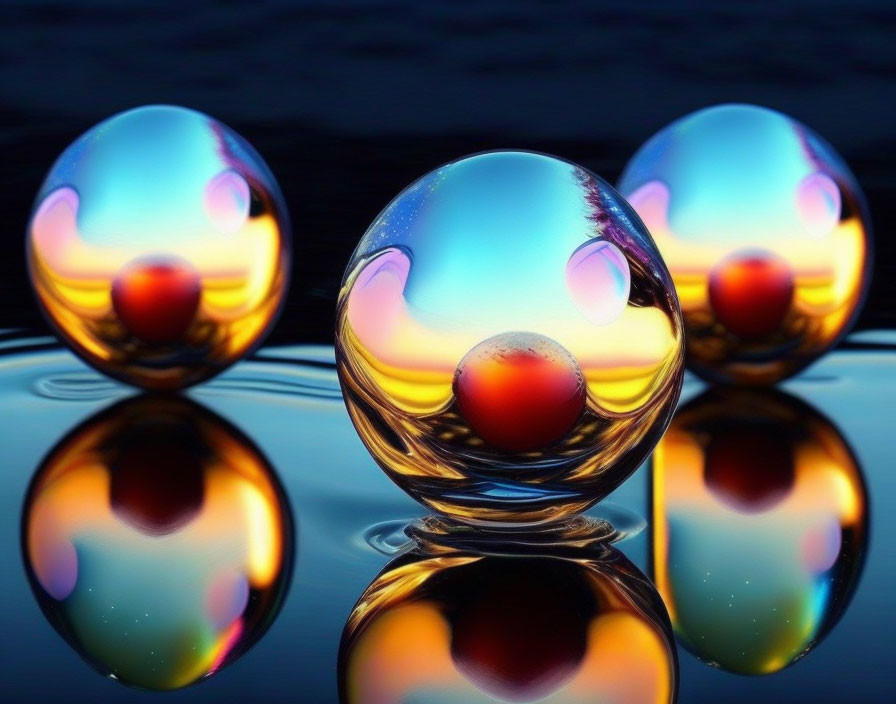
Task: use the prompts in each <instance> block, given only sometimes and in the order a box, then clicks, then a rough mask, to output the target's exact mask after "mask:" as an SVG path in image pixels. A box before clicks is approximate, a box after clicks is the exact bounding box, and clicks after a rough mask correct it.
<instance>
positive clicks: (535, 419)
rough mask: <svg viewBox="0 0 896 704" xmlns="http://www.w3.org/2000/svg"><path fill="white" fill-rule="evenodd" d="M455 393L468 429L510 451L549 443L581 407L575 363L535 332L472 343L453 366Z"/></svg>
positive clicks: (580, 380) (580, 381) (561, 433)
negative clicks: (470, 347)
mask: <svg viewBox="0 0 896 704" xmlns="http://www.w3.org/2000/svg"><path fill="white" fill-rule="evenodd" d="M454 394H455V396H456V398H457V404H458V407H459V408H460V412H461V414H462V415H463V417H464V418H465V419H466V420H467V421H468V422H469V424H470V426H471V427H472V428H473V430H474V431H475V432H476V433H477V434H478V435H479V436H480V437H481V438H482V439H483V440H485V441H486V442H487V443H489V444H491V445H494V446H495V447H498V448H501V449H503V450H509V451H511V452H525V451H528V450H535V449H538V448H542V447H546V446H548V445H551V444H552V443H554V442H556V441H557V440H559V439H560V438H562V437H563V436H564V435H566V433H568V432H569V431H570V430H571V429H572V427H573V425H575V423H576V421H577V420H578V419H579V417H580V416H581V414H582V411H583V410H584V408H585V384H584V381H583V378H582V371H581V369H579V365H578V364H577V363H576V361H575V360H574V359H573V358H572V356H571V355H570V354H569V352H567V351H566V350H565V349H564V348H563V347H561V346H560V345H559V344H557V343H556V342H554V341H553V340H551V339H549V338H547V337H543V336H542V335H536V334H534V333H505V334H502V335H497V336H495V337H492V338H489V339H488V340H485V341H484V342H480V343H479V344H478V345H476V346H475V347H474V348H473V349H472V350H470V351H469V352H468V353H467V355H466V356H465V357H464V358H463V359H462V360H461V362H460V364H459V365H458V367H457V372H456V374H455V377H454Z"/></svg>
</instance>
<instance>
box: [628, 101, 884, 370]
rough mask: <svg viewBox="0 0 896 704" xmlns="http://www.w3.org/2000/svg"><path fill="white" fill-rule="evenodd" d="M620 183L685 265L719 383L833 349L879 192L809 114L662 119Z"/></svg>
mask: <svg viewBox="0 0 896 704" xmlns="http://www.w3.org/2000/svg"><path fill="white" fill-rule="evenodd" d="M619 191H620V193H622V195H623V196H625V197H626V198H627V199H628V201H629V203H630V204H631V205H632V207H633V208H634V209H635V210H636V211H637V212H638V214H639V215H640V216H641V219H642V220H643V221H644V224H645V225H647V228H648V229H649V230H650V233H651V235H653V238H654V240H655V241H656V244H657V246H658V247H659V249H660V252H661V253H662V255H663V259H664V260H665V262H666V265H667V266H668V267H669V271H670V272H671V274H672V279H673V280H674V282H675V287H676V289H677V290H678V298H679V300H680V302H681V310H682V314H683V316H684V321H685V330H686V342H687V353H688V365H689V367H691V368H692V369H693V370H694V371H695V372H696V373H697V374H700V375H701V376H703V377H705V378H706V379H709V380H710V381H713V382H723V383H738V384H772V383H775V382H777V381H780V380H781V379H783V378H785V377H787V376H790V375H791V374H794V373H796V372H797V371H799V370H800V369H802V368H803V367H805V366H806V365H808V364H810V363H811V362H812V361H813V360H815V359H816V358H817V357H819V356H820V355H821V354H823V353H824V352H825V351H827V350H828V349H830V348H831V347H832V346H833V345H834V344H835V343H836V342H837V341H838V340H839V339H840V338H841V337H842V336H843V335H844V334H845V333H846V331H847V330H848V329H849V327H850V326H851V325H852V323H853V321H854V319H855V318H856V316H857V315H858V312H859V309H860V306H861V303H862V301H863V299H864V296H865V292H866V290H867V288H868V284H869V280H870V264H869V262H870V257H869V249H870V246H871V230H870V222H869V218H868V212H867V208H866V205H865V200H864V197H863V195H862V192H861V189H860V188H859V185H858V183H856V179H855V177H854V176H853V175H852V173H851V172H850V171H849V168H848V167H847V166H846V164H844V163H843V161H842V159H841V158H840V157H839V156H838V154H837V153H836V152H835V151H834V150H833V149H832V148H831V146H830V145H829V144H828V143H827V142H825V141H824V140H823V139H821V137H819V136H818V135H817V134H815V133H814V132H813V131H812V130H810V129H809V128H807V127H806V126H805V125H802V124H800V123H799V122H797V121H796V120H793V119H791V118H789V117H787V116H786V115H782V114H780V113H778V112H775V111H773V110H768V109H766V108H761V107H757V106H754V105H720V106H716V107H711V108H707V109H705V110H700V111H698V112H695V113H692V114H690V115H687V116H685V117H683V118H681V119H680V120H677V121H676V122H673V123H672V124H671V125H669V126H668V127H665V128H664V129H662V130H660V131H659V132H658V133H657V134H655V135H654V136H653V137H651V138H650V140H648V141H647V142H646V143H645V144H644V146H642V147H641V148H640V149H639V150H638V152H637V153H636V154H635V156H634V157H632V159H631V161H629V163H628V165H627V166H626V168H625V171H624V172H623V174H622V177H621V179H620V181H619Z"/></svg>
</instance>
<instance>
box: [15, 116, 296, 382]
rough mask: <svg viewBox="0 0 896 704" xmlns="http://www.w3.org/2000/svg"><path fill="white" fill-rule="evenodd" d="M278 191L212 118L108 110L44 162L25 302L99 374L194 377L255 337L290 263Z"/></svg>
mask: <svg viewBox="0 0 896 704" xmlns="http://www.w3.org/2000/svg"><path fill="white" fill-rule="evenodd" d="M287 220H288V219H287V214H286V207H285V205H284V203H283V197H282V195H281V194H280V189H279V187H278V186H277V183H276V181H275V180H274V177H273V176H272V175H271V173H270V171H269V170H268V168H267V166H266V165H265V163H264V162H263V161H262V160H261V157H260V156H258V154H257V153H256V152H255V150H254V149H252V147H251V146H249V144H248V143H246V142H245V141H243V140H242V139H241V138H240V137H239V136H238V135H236V134H235V133H234V132H232V131H231V130H230V129H228V128H227V127H225V126H224V125H222V124H221V123H220V122H218V121H216V120H214V119H212V118H210V117H208V116H206V115H202V114H200V113H198V112H193V111H192V110H187V109H186V108H178V107H171V106H161V105H155V106H151V107H143V108H137V109H135V110H129V111H128V112H123V113H121V114H119V115H115V116H114V117H111V118H109V119H108V120H106V121H105V122H102V123H100V124H99V125H97V126H96V127H94V128H93V129H91V130H89V131H88V132H86V133H85V134H83V135H82V136H81V137H79V138H78V139H77V140H76V141H75V142H74V143H73V144H72V145H71V146H69V147H68V149H66V150H65V151H64V152H63V153H62V156H61V157H59V159H58V160H57V161H56V163H55V164H54V165H53V168H52V169H51V170H50V173H49V174H48V175H47V178H46V180H45V181H44V183H43V185H42V186H41V188H40V192H39V193H38V195H37V200H36V202H35V206H34V212H33V214H32V216H31V223H30V225H29V227H28V262H29V266H30V270H31V280H32V282H33V284H34V287H35V289H36V291H37V296H38V300H39V302H40V304H41V306H42V307H43V309H44V312H45V313H46V314H47V316H48V318H49V320H50V321H51V322H52V323H53V325H54V326H55V327H56V329H57V330H58V332H59V333H60V335H61V336H62V338H63V339H64V340H65V341H66V342H67V343H68V344H69V345H70V346H71V347H72V349H74V351H75V352H77V353H78V354H79V355H80V356H81V357H83V358H84V359H85V360H86V361H87V362H89V363H90V364H92V365H93V366H95V367H97V368H98V369H99V370H100V371H102V372H104V373H106V374H109V375H110V376H113V377H115V378H117V379H121V380H122V381H126V382H128V383H130V384H134V385H137V386H142V387H145V388H150V389H172V388H180V387H184V386H188V385H190V384H195V383H196V382H199V381H202V380H204V379H207V378H209V377H211V376H213V375H214V374H217V373H218V372H220V371H221V370H222V369H224V368H225V367H227V366H229V365H230V364H232V363H233V362H235V361H236V360H238V359H239V358H240V357H242V356H243V355H244V354H246V353H247V352H248V351H249V350H250V349H251V348H252V347H253V346H255V345H256V344H258V343H259V342H260V340H261V339H262V337H264V335H265V334H266V332H267V330H268V329H269V328H270V326H271V325H272V324H273V322H274V320H275V318H276V315H277V312H278V310H279V308H280V304H281V302H282V301H283V297H284V294H285V291H286V286H287V279H288V273H289V260H290V257H289V237H290V235H289V225H288V221H287Z"/></svg>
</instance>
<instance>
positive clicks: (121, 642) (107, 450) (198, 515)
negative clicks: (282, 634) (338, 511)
mask: <svg viewBox="0 0 896 704" xmlns="http://www.w3.org/2000/svg"><path fill="white" fill-rule="evenodd" d="M23 531H24V532H23V549H24V556H25V562H26V565H27V568H28V572H29V575H30V577H31V583H32V587H33V589H34V593H35V595H36V596H37V599H38V602H39V603H40V605H41V608H42V609H43V611H44V613H45V614H46V616H47V618H48V619H49V620H50V622H51V623H52V624H53V626H54V627H55V628H56V629H57V630H58V631H59V633H60V634H61V635H62V636H63V637H64V638H65V639H66V640H67V641H68V642H69V643H70V644H71V645H72V647H74V649H75V650H76V651H77V652H78V653H79V654H80V655H81V656H82V657H83V658H84V659H85V660H86V661H87V662H89V663H90V664H91V665H93V666H94V667H95V668H97V669H98V670H99V671H100V672H102V673H103V674H107V675H109V676H110V677H114V678H115V679H117V680H120V681H121V682H124V683H126V684H130V685H133V686H137V687H141V688H145V689H175V688H178V687H184V686H186V685H188V684H191V683H193V682H196V681H197V680H199V679H201V678H203V677H206V676H208V675H210V674H212V673H214V672H216V671H217V670H218V669H219V668H221V667H223V666H224V665H227V664H228V663H230V662H232V661H234V660H235V659H236V658H238V657H239V656H240V655H242V654H243V653H244V652H245V651H246V650H247V649H248V648H249V647H250V646H251V645H252V644H253V643H255V642H256V641H257V640H258V639H259V638H260V637H261V636H262V634H263V633H264V632H265V630H267V628H268V626H269V625H270V624H271V622H272V621H273V619H274V617H275V616H276V614H277V611H278V610H279V608H280V604H281V602H282V600H283V596H284V594H285V591H286V586H287V583H288V581H289V575H290V566H291V562H292V553H293V535H292V522H291V518H290V516H289V509H288V507H287V504H286V500H285V498H284V496H283V493H282V489H281V487H280V484H279V482H278V480H277V478H276V477H275V476H274V474H273V471H272V470H271V468H270V466H269V465H268V464H267V461H266V460H265V459H264V457H263V456H262V455H261V453H260V452H259V451H258V450H257V449H256V448H254V447H253V446H252V444H251V443H250V442H249V440H248V439H246V438H245V437H244V436H243V435H242V434H240V433H239V432H238V431H237V430H236V429H234V428H233V427H231V426H228V425H227V424H225V423H224V421H222V420H221V419H220V418H218V417H216V416H214V415H212V414H211V413H210V412H208V411H206V410H204V409H201V408H200V407H198V406H196V405H195V404H193V403H190V402H188V401H185V400H183V399H181V398H176V397H172V398H166V399H159V398H152V397H142V398H137V399H134V400H128V401H125V402H123V403H120V404H118V405H116V406H113V407H112V408H111V409H109V410H107V411H104V412H102V413H100V414H99V415H97V416H95V417H94V418H92V419H90V420H89V421H87V423H85V424H84V425H82V426H81V427H79V428H78V429H77V430H75V431H74V432H73V433H72V434H71V435H69V436H68V437H67V438H65V439H64V440H63V441H62V442H61V443H60V444H59V445H57V447H56V448H55V449H54V451H53V452H52V453H51V454H50V456H49V457H48V458H47V459H46V460H45V461H44V462H43V464H42V465H41V467H40V468H39V469H38V471H37V473H36V475H35V477H34V479H33V481H32V485H31V489H30V492H29V494H28V498H27V500H26V503H25V509H24V523H23Z"/></svg>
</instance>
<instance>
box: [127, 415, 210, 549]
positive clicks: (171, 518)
mask: <svg viewBox="0 0 896 704" xmlns="http://www.w3.org/2000/svg"><path fill="white" fill-rule="evenodd" d="M196 441H197V437H196V435H195V433H194V432H191V431H180V430H179V429H178V428H177V427H172V426H169V425H167V424H161V425H153V424H149V425H147V426H141V427H140V428H137V429H135V432H134V434H133V435H132V436H129V437H126V438H123V439H122V441H121V443H120V444H119V445H118V446H117V447H116V448H114V449H113V451H112V452H113V455H112V457H111V459H110V473H109V474H110V477H109V503H110V504H111V506H112V510H113V511H114V512H115V515H116V516H118V517H119V518H120V519H121V520H123V521H125V522H126V523H128V524H129V525H131V526H133V527H134V528H136V529H137V530H139V531H141V532H143V533H147V534H149V535H166V534H168V533H173V532H175V531H176V530H179V529H180V528H182V527H183V526H185V525H186V524H187V523H189V522H190V521H191V520H192V519H193V518H194V517H195V516H196V514H198V513H199V511H200V509H201V508H202V502H203V498H204V496H205V470H204V467H203V449H202V447H201V446H200V445H198V444H197V442H196Z"/></svg>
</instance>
